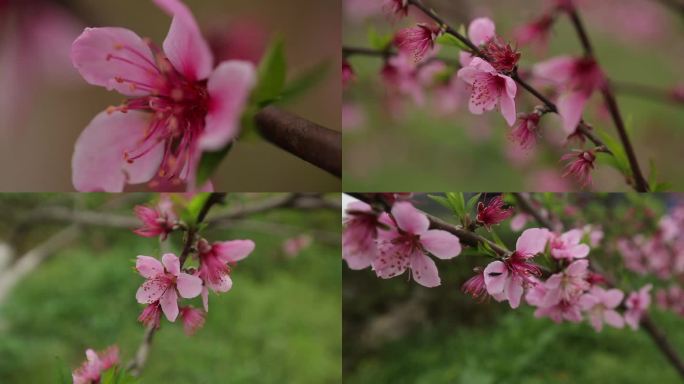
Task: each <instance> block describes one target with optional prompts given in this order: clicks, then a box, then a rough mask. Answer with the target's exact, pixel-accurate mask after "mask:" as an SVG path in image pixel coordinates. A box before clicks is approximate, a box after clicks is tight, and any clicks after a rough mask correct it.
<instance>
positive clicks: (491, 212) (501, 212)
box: [476, 195, 513, 229]
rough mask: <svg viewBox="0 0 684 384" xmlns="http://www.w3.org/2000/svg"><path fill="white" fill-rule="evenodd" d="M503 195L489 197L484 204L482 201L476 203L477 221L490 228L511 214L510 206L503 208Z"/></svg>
mask: <svg viewBox="0 0 684 384" xmlns="http://www.w3.org/2000/svg"><path fill="white" fill-rule="evenodd" d="M504 206H505V203H504V201H503V197H502V196H501V195H498V196H496V197H494V198H492V199H490V200H489V201H488V202H487V204H486V205H485V204H484V203H483V202H481V201H480V202H479V203H478V204H477V217H476V219H477V222H478V223H480V224H482V225H484V226H485V228H487V229H490V228H491V226H492V225H496V224H499V223H501V222H502V221H504V220H506V219H508V218H509V217H511V215H513V209H512V208H510V207H509V208H505V207H504Z"/></svg>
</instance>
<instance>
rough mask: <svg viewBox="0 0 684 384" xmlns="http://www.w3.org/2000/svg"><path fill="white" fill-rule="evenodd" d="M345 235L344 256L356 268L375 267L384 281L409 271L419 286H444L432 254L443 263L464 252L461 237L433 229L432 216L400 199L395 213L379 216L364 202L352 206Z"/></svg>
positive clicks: (343, 241)
mask: <svg viewBox="0 0 684 384" xmlns="http://www.w3.org/2000/svg"><path fill="white" fill-rule="evenodd" d="M347 215H348V217H347V219H346V220H345V227H344V231H343V234H342V257H343V258H344V259H345V260H346V261H347V264H348V265H349V267H350V268H352V269H364V268H367V267H371V268H372V269H373V271H374V272H375V274H376V275H377V276H378V277H380V278H382V279H389V278H392V277H396V276H399V275H402V274H403V273H404V272H406V271H407V270H408V271H410V276H411V277H412V278H413V280H415V281H416V282H417V283H418V284H420V285H423V286H425V287H435V286H438V285H440V283H441V280H440V278H439V272H438V270H437V265H436V264H435V262H434V260H433V259H432V258H431V257H430V256H428V255H429V254H432V255H434V256H435V257H437V258H439V259H443V260H448V259H452V258H454V257H456V256H458V255H459V254H460V253H461V244H460V241H459V239H458V237H457V236H455V235H453V234H451V233H449V232H446V231H443V230H439V229H429V228H430V221H429V219H428V217H427V216H426V215H425V214H424V213H422V212H420V211H418V210H417V209H416V208H415V207H414V206H413V205H412V204H411V203H410V202H409V201H405V200H399V201H396V202H394V204H393V205H392V209H391V212H390V213H389V214H388V213H382V214H379V213H377V212H375V211H373V209H372V208H371V207H370V206H369V205H367V204H365V203H361V202H355V203H352V204H350V206H349V207H348V209H347Z"/></svg>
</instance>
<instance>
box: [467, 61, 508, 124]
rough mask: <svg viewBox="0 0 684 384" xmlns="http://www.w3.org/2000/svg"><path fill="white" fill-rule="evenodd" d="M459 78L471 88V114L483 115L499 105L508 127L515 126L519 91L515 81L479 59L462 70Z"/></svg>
mask: <svg viewBox="0 0 684 384" xmlns="http://www.w3.org/2000/svg"><path fill="white" fill-rule="evenodd" d="M457 76H458V77H459V78H460V79H462V80H463V81H465V82H466V83H468V84H469V85H470V86H471V95H470V103H469V105H468V107H469V109H470V112H471V113H474V114H476V115H481V114H482V113H483V112H485V111H491V110H492V109H494V107H495V106H497V105H498V107H499V111H500V112H501V115H502V116H503V117H504V119H505V120H506V122H507V123H508V125H509V126H513V124H514V123H515V120H516V114H515V95H516V92H517V89H518V88H517V85H516V84H515V81H513V79H511V78H510V77H508V76H505V75H502V74H500V73H498V72H497V71H496V69H494V67H492V65H491V64H489V63H488V62H486V61H484V60H482V59H481V58H479V57H476V58H474V59H473V60H472V61H471V62H470V64H469V65H468V66H467V67H464V68H461V69H460V70H459V71H458V75H457Z"/></svg>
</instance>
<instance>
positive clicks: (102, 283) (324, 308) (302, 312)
mask: <svg viewBox="0 0 684 384" xmlns="http://www.w3.org/2000/svg"><path fill="white" fill-rule="evenodd" d="M251 219H254V220H264V221H268V222H270V223H287V225H288V226H291V227H294V228H304V229H303V230H300V231H298V232H296V231H295V232H293V233H292V235H296V234H298V233H301V232H311V230H312V229H314V228H315V229H316V230H322V231H328V232H331V233H339V217H338V216H337V215H336V214H334V213H333V212H318V213H315V212H314V213H312V212H307V213H305V214H304V213H297V212H274V213H271V214H268V215H261V216H259V217H252V218H251ZM208 238H210V239H216V240H219V239H230V238H251V239H253V240H254V241H255V242H256V244H257V246H256V250H255V251H254V253H253V254H252V255H250V257H249V258H247V259H245V261H244V262H241V263H240V264H239V265H238V266H237V268H236V269H235V271H234V274H233V280H234V287H233V290H232V291H230V292H229V293H227V294H223V295H221V296H216V295H212V296H211V297H210V311H209V313H208V316H207V321H206V325H205V327H204V328H203V329H201V330H199V331H198V333H197V334H196V335H195V336H192V337H187V336H186V335H185V334H184V333H183V332H182V327H181V326H180V325H179V324H169V323H164V324H163V326H162V329H161V330H160V332H159V333H158V334H157V336H156V337H155V340H154V347H153V349H152V352H151V355H150V357H149V361H148V364H147V366H146V370H145V372H144V374H143V376H142V382H143V383H282V382H288V383H336V382H340V380H341V379H340V377H341V376H340V375H341V372H340V371H341V368H340V355H341V321H340V316H341V302H340V295H339V292H340V265H339V252H340V251H339V246H338V245H335V244H325V243H324V242H314V245H313V246H312V247H311V248H309V249H307V250H305V251H304V252H303V253H301V254H300V255H299V256H298V257H296V258H295V259H292V260H290V259H287V258H285V257H284V256H283V255H282V253H281V251H280V247H281V243H282V240H283V239H284V237H283V236H281V235H278V234H270V233H264V232H263V231H259V232H254V231H250V230H243V229H241V228H240V226H239V224H237V225H236V226H235V227H234V228H232V229H231V230H221V231H214V232H213V233H212V234H210V235H209V236H208ZM138 254H147V255H156V254H158V249H156V247H155V241H154V240H149V239H142V238H138V237H136V236H134V235H131V234H130V233H127V232H125V231H124V232H121V233H118V234H115V233H112V231H108V232H104V231H98V230H93V231H91V232H89V233H88V234H87V235H86V236H83V237H82V239H81V241H80V244H79V245H75V246H73V247H71V248H69V249H67V250H64V251H62V252H60V253H59V254H57V255H55V256H54V257H53V258H52V259H51V260H49V261H48V262H46V263H45V264H44V265H42V266H41V267H40V268H39V269H38V270H37V271H36V272H35V273H33V274H32V275H31V276H30V277H29V278H27V279H26V280H25V281H23V282H22V283H21V284H20V285H19V286H17V287H16V290H15V291H14V293H13V294H12V296H11V299H10V300H9V301H8V302H7V303H6V305H5V306H4V307H2V308H0V321H1V325H0V356H2V358H0V382H2V383H49V382H53V381H55V380H56V375H57V374H56V372H57V371H58V369H59V368H60V366H63V365H67V366H68V367H70V368H73V367H76V366H77V365H78V364H80V361H82V360H83V358H84V355H83V353H84V350H85V349H86V348H88V347H92V348H95V349H102V348H104V347H106V346H108V345H110V344H114V343H117V344H118V345H119V346H120V348H121V351H122V355H123V359H124V361H126V360H127V359H129V358H130V357H131V356H132V354H133V351H134V350H135V348H137V345H138V343H139V342H140V340H141V337H142V334H143V332H144V329H143V327H142V326H141V325H140V324H139V323H137V322H136V317H137V316H138V314H139V312H140V310H141V309H142V306H141V305H139V304H137V303H136V302H135V291H136V289H137V287H138V285H139V284H140V283H141V282H142V281H143V280H142V278H141V277H140V276H138V275H137V273H135V271H134V270H133V269H132V267H133V265H134V258H135V256H136V255H138ZM195 305H196V306H200V305H201V304H200V303H199V301H198V302H197V303H196V304H195Z"/></svg>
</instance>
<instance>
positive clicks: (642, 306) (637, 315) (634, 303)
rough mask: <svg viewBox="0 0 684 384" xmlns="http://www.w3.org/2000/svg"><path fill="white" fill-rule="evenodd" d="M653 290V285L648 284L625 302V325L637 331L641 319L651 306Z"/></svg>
mask: <svg viewBox="0 0 684 384" xmlns="http://www.w3.org/2000/svg"><path fill="white" fill-rule="evenodd" d="M652 288H653V285H651V284H646V285H644V286H643V287H641V289H639V290H638V291H636V292H632V293H630V294H629V296H627V300H625V307H626V308H627V310H626V311H625V323H627V325H629V326H630V327H631V328H632V329H633V330H635V331H636V330H637V329H638V328H639V322H640V321H641V317H642V316H643V315H644V313H646V310H647V309H648V307H649V306H650V305H651V293H650V292H651V289H652Z"/></svg>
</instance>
